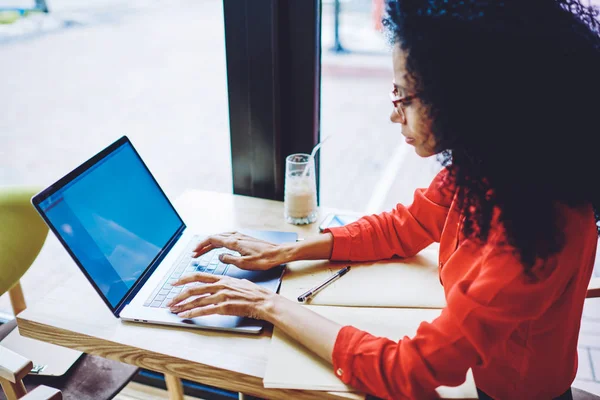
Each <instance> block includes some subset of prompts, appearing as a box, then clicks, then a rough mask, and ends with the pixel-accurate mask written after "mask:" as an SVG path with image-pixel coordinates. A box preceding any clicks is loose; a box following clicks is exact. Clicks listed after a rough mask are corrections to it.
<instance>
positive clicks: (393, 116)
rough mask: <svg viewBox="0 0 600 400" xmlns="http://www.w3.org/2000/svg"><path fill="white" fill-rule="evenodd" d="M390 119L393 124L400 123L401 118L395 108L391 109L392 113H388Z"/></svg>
mask: <svg viewBox="0 0 600 400" xmlns="http://www.w3.org/2000/svg"><path fill="white" fill-rule="evenodd" d="M390 121H392V122H393V123H394V124H401V123H402V118H401V117H400V115H399V114H398V112H397V111H396V110H392V114H391V115H390Z"/></svg>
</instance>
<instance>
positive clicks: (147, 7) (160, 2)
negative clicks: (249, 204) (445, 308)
mask: <svg viewBox="0 0 600 400" xmlns="http://www.w3.org/2000/svg"><path fill="white" fill-rule="evenodd" d="M594 2H595V3H599V1H598V0H594ZM381 4H382V2H381V1H380V0H339V1H337V2H336V1H335V0H323V2H322V90H321V137H322V138H323V137H326V136H329V135H331V138H330V140H328V142H327V143H326V144H325V145H324V146H323V148H322V149H321V205H324V206H330V207H335V208H339V209H348V210H354V211H359V212H364V213H374V212H379V211H382V210H388V209H391V208H392V207H394V206H395V205H396V204H397V203H399V202H401V203H410V202H411V200H412V195H413V192H414V190H415V188H417V187H424V186H427V185H428V183H429V181H430V180H431V178H432V177H433V176H434V175H435V174H436V173H437V171H439V169H440V166H439V165H438V164H437V163H436V161H435V160H434V159H420V158H419V157H418V156H416V155H415V154H414V151H412V148H410V147H409V146H408V145H406V144H405V143H404V141H403V139H402V137H401V136H400V128H399V126H397V125H393V124H391V122H390V121H389V116H390V113H391V111H392V107H391V104H390V100H389V97H388V92H389V90H390V88H391V80H392V64H391V57H390V46H389V44H388V43H387V41H386V39H385V36H384V35H383V34H382V33H381V31H380V28H381V26H380V23H379V20H380V17H381V12H382V6H381ZM45 7H47V8H48V11H49V12H48V13H46V12H41V11H44V8H45ZM0 77H1V78H0V110H1V114H0V184H1V185H13V184H32V185H40V186H47V185H49V184H50V183H52V182H54V181H55V180H56V179H57V178H59V177H61V176H62V175H63V174H65V173H67V172H68V171H70V170H71V169H73V168H74V167H75V166H77V165H79V164H80V163H81V162H83V161H85V160H86V159H87V158H89V157H90V156H92V155H93V154H95V153H96V152H97V151H99V150H100V149H102V148H103V147H105V146H106V145H108V144H109V143H111V142H112V141H114V140H115V139H117V138H118V137H120V136H121V135H128V136H129V137H130V138H131V139H132V141H133V143H134V145H135V146H136V147H137V149H138V151H139V152H140V154H141V155H142V157H143V158H144V159H145V161H146V162H147V164H148V166H149V168H150V169H151V170H152V172H153V173H154V175H155V177H156V178H157V180H158V182H160V184H161V185H162V186H163V188H164V190H165V192H166V193H167V195H168V196H169V197H170V198H171V199H174V198H176V197H177V196H179V195H180V194H181V193H182V192H183V191H184V190H185V189H187V188H197V189H203V190H215V191H220V192H231V191H232V178H231V149H230V135H229V110H228V99H227V76H226V60H225V41H224V26H223V5H222V0H169V1H167V0H87V1H85V2H84V1H80V0H46V1H41V0H38V1H33V0H0ZM55 257H56V258H64V259H68V256H67V255H66V254H62V253H61V254H56V255H55ZM596 274H597V275H599V274H600V272H599V271H596ZM41 278H43V279H44V281H45V283H46V285H47V286H48V287H53V286H54V284H56V283H58V282H59V281H60V280H61V278H62V277H61V275H60V271H44V270H42V269H41V267H39V266H37V265H34V267H33V268H32V269H31V270H30V271H29V272H28V273H27V275H26V276H25V277H24V279H23V280H22V283H23V286H24V291H25V293H26V294H27V296H28V300H29V301H31V302H34V301H36V299H38V298H41V296H43V295H44V294H45V292H44V290H39V285H36V284H35V282H36V280H37V281H38V282H39V280H40V279H41ZM34 288H35V289H34ZM9 310H10V306H9V305H8V300H7V298H6V295H5V296H4V297H2V298H0V313H5V314H7V313H9ZM584 315H585V317H584V320H583V323H582V334H581V337H580V360H581V363H580V368H579V373H578V380H577V385H579V386H581V387H583V388H585V389H586V390H588V391H592V392H595V393H598V394H600V305H598V302H596V303H592V302H590V300H588V302H587V303H586V309H585V311H584Z"/></svg>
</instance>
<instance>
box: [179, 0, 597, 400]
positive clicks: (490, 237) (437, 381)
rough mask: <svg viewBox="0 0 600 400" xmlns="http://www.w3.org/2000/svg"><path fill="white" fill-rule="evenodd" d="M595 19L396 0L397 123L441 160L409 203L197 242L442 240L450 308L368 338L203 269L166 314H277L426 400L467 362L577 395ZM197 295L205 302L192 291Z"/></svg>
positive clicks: (385, 391) (575, 4)
mask: <svg viewBox="0 0 600 400" xmlns="http://www.w3.org/2000/svg"><path fill="white" fill-rule="evenodd" d="M595 18H596V15H595V14H594V11H593V10H592V9H590V8H586V7H584V6H582V5H581V4H580V2H579V1H576V0H527V1H523V0H504V1H485V0H471V1H468V0H464V1H453V0H420V1H419V0H412V1H410V0H398V1H389V2H388V4H387V17H386V19H385V21H384V25H385V27H386V28H387V31H388V32H389V33H390V36H391V38H392V42H393V54H392V55H393V64H394V88H393V92H392V102H393V104H394V110H393V112H392V116H391V120H392V122H394V123H397V124H400V125H401V128H402V134H403V135H404V136H405V138H406V139H405V140H406V142H407V143H409V144H411V145H413V146H414V147H415V151H416V152H417V154H419V155H420V156H422V157H429V156H432V155H435V154H438V155H439V157H440V159H441V161H442V163H443V164H444V166H445V169H444V170H443V171H442V172H441V173H440V174H439V175H438V176H437V177H436V178H435V179H434V181H433V182H432V183H431V185H430V187H429V188H428V189H426V190H418V191H416V193H415V199H414V202H413V204H412V205H410V206H409V207H404V206H403V205H398V206H397V208H396V209H395V210H393V211H391V212H389V213H383V214H380V215H373V216H367V217H364V218H362V219H361V220H359V221H358V222H356V223H353V224H351V225H348V226H346V227H341V228H335V229H330V230H328V231H326V233H325V234H323V235H320V236H319V237H317V238H314V239H312V240H307V241H305V242H302V243H299V244H294V245H284V246H276V245H273V244H270V243H265V242H261V241H258V240H254V239H252V238H249V237H246V236H243V235H240V234H237V233H225V234H220V235H216V236H213V237H210V238H208V239H207V240H205V241H203V242H202V243H200V244H199V246H198V247H197V249H196V252H197V253H198V255H200V254H203V253H205V252H207V251H209V250H211V249H213V248H216V247H227V248H230V249H233V250H236V251H238V252H240V253H241V256H239V257H234V256H231V255H224V256H223V261H224V262H226V263H231V264H235V265H237V266H239V267H241V268H247V269H267V268H271V267H273V266H275V265H278V264H281V263H286V262H289V261H294V260H306V259H326V258H331V259H333V260H356V261H363V260H378V259H386V258H390V257H393V256H399V257H409V256H413V255H415V254H416V253H418V252H419V251H420V250H421V249H423V248H424V247H426V246H428V245H429V244H430V243H432V242H440V278H441V281H442V284H443V285H444V291H445V296H446V300H447V307H446V308H445V309H444V310H443V311H442V314H441V316H440V317H439V318H437V319H436V320H434V321H433V322H432V323H422V324H421V326H420V327H419V329H418V331H417V333H416V335H415V337H413V338H404V339H402V340H400V341H399V342H397V343H396V342H392V341H390V340H388V339H385V338H377V337H374V336H372V335H370V334H369V333H367V332H363V331H360V330H358V329H356V328H353V327H350V326H345V327H342V326H340V325H338V324H336V323H334V322H332V321H329V320H327V319H325V318H323V317H321V316H319V315H316V314H314V313H312V312H310V311H308V310H306V309H305V308H303V307H301V306H300V305H298V304H295V303H294V302H291V301H288V300H286V299H284V298H282V297H280V296H278V295H275V294H273V293H270V292H268V291H266V290H264V289H261V288H259V287H258V286H256V285H254V284H252V283H249V282H246V281H238V280H234V279H231V278H217V277H214V276H211V275H204V274H196V275H194V276H192V277H188V278H184V279H182V280H181V281H180V282H179V283H180V284H183V283H187V282H191V281H200V282H205V283H207V285H201V286H198V287H196V288H195V289H191V290H188V291H187V292H185V293H183V294H182V295H181V296H179V297H177V298H176V299H174V302H173V308H172V310H173V311H174V312H177V313H179V315H181V316H182V317H195V316H202V315H208V314H215V313H217V314H231V315H240V316H251V317H254V318H259V319H263V320H266V321H269V322H271V323H273V324H274V325H275V326H277V327H278V328H280V329H282V330H283V331H284V332H286V333H287V334H288V335H290V336H291V337H293V338H294V339H296V340H297V341H299V342H300V343H302V344H303V345H304V346H306V347H307V348H308V349H310V350H312V351H313V352H314V353H316V354H317V355H319V356H320V357H322V358H323V359H324V360H326V361H328V362H330V363H332V364H333V370H334V371H336V373H337V374H338V376H339V377H340V379H341V380H342V381H344V382H345V383H348V384H350V385H352V386H353V387H355V388H357V389H359V390H362V391H365V392H367V393H370V394H373V395H375V396H378V397H382V398H389V399H400V398H409V399H420V398H430V397H435V391H434V389H435V388H436V387H437V386H440V385H447V386H448V385H449V386H453V385H458V384H460V383H462V382H463V381H464V379H465V372H466V371H467V370H468V369H469V368H472V369H473V373H474V377H475V382H476V385H477V387H478V389H479V391H480V396H481V397H482V398H490V397H491V398H496V399H552V398H561V399H562V398H564V399H566V398H570V397H571V394H570V386H571V383H572V381H573V379H574V377H575V373H576V370H577V351H576V345H577V338H578V332H579V323H580V319H581V313H582V307H583V302H584V297H585V292H586V288H587V285H588V282H589V279H590V276H591V273H592V269H593V264H594V258H595V252H596V244H597V239H598V226H597V225H596V224H597V221H598V219H599V217H600V215H599V211H600V179H598V178H596V172H597V170H598V168H597V161H598V156H597V149H598V148H599V147H600V127H599V126H600V115H599V114H600V104H599V97H598V95H599V94H600V35H599V30H600V28H599V23H598V21H597V20H596V19H595ZM398 285H399V287H401V285H402V283H401V282H399V283H398ZM191 295H206V296H204V297H200V298H198V299H196V300H193V301H191V302H186V299H187V298H188V297H189V296H191ZM308 328H310V329H308Z"/></svg>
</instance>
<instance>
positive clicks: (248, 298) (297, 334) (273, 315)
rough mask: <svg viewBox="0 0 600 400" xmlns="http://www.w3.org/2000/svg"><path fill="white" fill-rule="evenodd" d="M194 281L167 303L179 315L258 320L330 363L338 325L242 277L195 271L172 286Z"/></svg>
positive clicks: (338, 328) (185, 316)
mask: <svg viewBox="0 0 600 400" xmlns="http://www.w3.org/2000/svg"><path fill="white" fill-rule="evenodd" d="M193 282H200V284H199V285H196V286H192V287H190V288H188V289H186V290H184V291H183V292H182V293H180V294H179V296H177V297H175V298H174V299H173V300H172V301H171V303H169V307H170V309H171V311H172V312H175V313H177V315H178V316H179V317H181V318H194V317H202V316H205V315H212V314H221V315H235V316H239V317H251V318H256V319H261V320H264V321H267V322H270V323H272V324H273V325H275V326H277V327H278V328H279V329H281V330H283V331H284V332H285V333H286V334H288V335H289V336H291V337H292V338H293V339H295V340H297V341H298V342H300V343H301V344H302V345H304V346H305V347H307V348H308V349H310V350H312V351H313V352H314V353H315V354H317V355H318V356H320V357H321V358H323V359H324V360H325V361H327V362H329V363H331V354H332V353H333V346H334V343H335V340H336V338H337V335H338V333H339V331H340V329H341V328H342V327H341V325H339V324H337V323H335V322H333V321H330V320H328V319H326V318H323V317H322V316H320V315H319V314H316V313H315V312H313V311H311V310H310V309H309V308H308V307H305V306H302V305H299V304H298V303H295V302H293V301H290V300H288V299H286V298H284V297H282V296H280V295H278V294H276V293H273V292H271V291H269V290H267V289H264V288H262V287H260V286H258V285H256V284H254V283H252V282H249V281H247V280H243V279H236V278H230V277H227V276H216V275H211V274H205V273H200V272H198V273H195V274H192V275H189V276H186V277H183V278H181V279H179V280H178V281H177V282H175V284H174V285H173V286H181V285H184V284H186V283H193ZM198 296H199V297H198Z"/></svg>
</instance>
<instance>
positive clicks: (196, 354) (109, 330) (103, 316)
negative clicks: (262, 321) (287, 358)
mask: <svg viewBox="0 0 600 400" xmlns="http://www.w3.org/2000/svg"><path fill="white" fill-rule="evenodd" d="M175 207H176V208H177V210H178V211H179V212H180V215H181V216H182V218H183V219H184V221H186V223H187V224H188V226H189V228H190V229H193V230H194V231H197V232H199V233H209V234H210V233H217V232H221V231H228V230H232V229H240V228H249V229H266V230H285V231H295V232H297V233H298V234H299V236H300V237H307V236H309V235H315V234H317V233H318V224H312V225H310V226H303V227H299V226H294V225H289V224H287V223H285V222H284V220H283V203H281V202H275V201H268V200H261V199H256V198H250V197H243V196H234V195H230V194H219V193H213V192H202V191H188V192H186V193H184V194H183V195H182V196H181V197H180V198H179V199H178V200H177V201H176V202H175ZM330 211H332V210H321V215H320V218H319V220H321V219H322V218H323V217H324V215H325V214H326V213H327V212H330ZM47 245H54V246H59V245H60V244H59V243H58V241H57V240H56V239H55V238H54V237H51V238H49V242H48V243H47ZM47 262H49V263H50V262H52V260H48V261H47ZM17 322H18V325H19V329H20V332H21V334H22V335H24V336H28V337H31V338H34V339H38V340H42V341H45V342H49V343H54V344H57V345H60V346H65V347H70V348H73V349H77V350H80V351H83V352H85V353H90V354H95V355H99V356H102V357H106V358H110V359H114V360H119V361H122V362H126V363H129V364H134V365H137V366H139V367H142V368H146V369H149V370H153V371H159V372H162V373H164V374H166V376H167V377H168V378H169V377H170V378H169V379H168V380H167V383H170V386H171V388H176V387H177V382H178V380H177V378H174V377H178V378H183V379H189V380H192V381H196V382H201V383H203V384H207V385H212V386H216V387H219V388H223V389H228V390H232V391H235V392H240V393H245V394H250V395H254V396H259V397H264V398H268V399H286V400H287V399H347V398H355V399H356V398H363V397H362V396H359V395H357V394H352V393H332V392H315V391H300V390H285V389H265V388H264V387H263V382H262V378H263V376H264V373H265V368H266V365H267V355H268V349H269V345H270V337H271V334H272V331H271V329H265V331H264V332H263V333H262V334H260V335H244V334H239V333H225V332H211V331H205V330H198V329H181V328H170V327H166V326H158V325H142V324H136V323H126V322H121V321H120V320H119V319H117V318H115V317H114V316H113V315H112V313H111V312H110V310H109V309H108V308H107V307H106V305H105V304H104V303H103V302H102V300H101V299H100V297H99V296H98V295H97V293H96V292H95V291H94V289H93V288H92V286H91V285H90V284H89V283H88V282H87V281H86V279H85V277H84V276H83V274H81V273H80V272H79V271H76V272H74V273H73V274H72V276H71V278H70V279H68V280H67V281H66V282H64V285H62V286H60V287H57V288H56V289H55V290H54V291H52V292H50V294H49V295H48V296H46V297H45V298H44V299H43V300H42V301H39V302H37V303H36V304H33V305H30V306H29V308H28V309H27V310H25V311H24V312H23V313H21V314H20V315H19V316H18V317H17ZM174 392H175V393H176V392H177V390H176V389H175V390H174V391H173V390H172V391H171V393H172V394H173V393H174ZM173 397H177V396H176V395H175V396H172V398H173Z"/></svg>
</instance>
